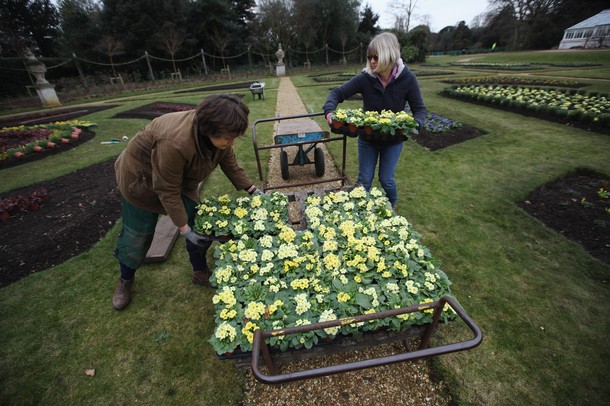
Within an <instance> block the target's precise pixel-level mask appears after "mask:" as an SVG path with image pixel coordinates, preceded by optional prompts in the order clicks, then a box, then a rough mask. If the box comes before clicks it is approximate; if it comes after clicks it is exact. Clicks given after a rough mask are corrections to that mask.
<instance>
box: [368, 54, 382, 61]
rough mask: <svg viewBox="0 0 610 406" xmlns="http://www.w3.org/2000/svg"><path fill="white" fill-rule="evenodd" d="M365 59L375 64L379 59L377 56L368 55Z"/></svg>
mask: <svg viewBox="0 0 610 406" xmlns="http://www.w3.org/2000/svg"><path fill="white" fill-rule="evenodd" d="M366 59H368V60H369V61H370V60H373V61H375V62H377V61H378V60H379V57H378V56H377V55H368V56H367V57H366Z"/></svg>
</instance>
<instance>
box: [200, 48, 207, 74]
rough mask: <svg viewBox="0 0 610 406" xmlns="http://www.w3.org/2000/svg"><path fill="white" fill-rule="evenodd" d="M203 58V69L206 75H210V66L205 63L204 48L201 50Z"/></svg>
mask: <svg viewBox="0 0 610 406" xmlns="http://www.w3.org/2000/svg"><path fill="white" fill-rule="evenodd" d="M201 60H202V61H203V71H204V72H205V77H206V78H207V77H208V66H207V65H206V64H205V54H204V53H203V49H202V50H201Z"/></svg>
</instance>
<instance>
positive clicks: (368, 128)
mask: <svg viewBox="0 0 610 406" xmlns="http://www.w3.org/2000/svg"><path fill="white" fill-rule="evenodd" d="M364 133H365V134H368V135H371V134H373V127H371V126H370V125H367V126H365V127H364Z"/></svg>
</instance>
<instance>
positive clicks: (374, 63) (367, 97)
mask: <svg viewBox="0 0 610 406" xmlns="http://www.w3.org/2000/svg"><path fill="white" fill-rule="evenodd" d="M356 93H360V94H362V101H363V104H362V107H363V109H364V111H379V112H381V111H382V110H391V111H393V112H395V113H398V112H400V111H403V110H407V104H408V105H409V107H410V108H411V113H412V114H413V117H414V118H415V121H417V123H418V129H419V128H422V127H423V124H424V120H425V118H426V113H427V111H426V106H425V104H424V101H423V99H422V95H421V91H420V89H419V84H418V83H417V79H416V78H415V75H414V74H413V73H412V72H411V71H410V70H409V68H408V67H407V65H406V64H405V63H404V62H403V60H402V59H401V58H400V44H399V43H398V39H397V38H396V36H395V35H394V34H392V33H389V32H384V33H381V34H379V35H377V36H375V37H374V38H373V40H372V41H371V43H370V44H369V46H368V49H367V63H366V68H365V69H363V70H362V72H361V73H360V74H358V75H356V76H354V77H353V78H352V79H350V80H349V81H347V82H346V83H344V84H343V85H341V86H339V87H337V88H335V89H333V90H332V91H331V92H330V94H329V95H328V97H327V99H326V103H325V104H324V107H323V108H322V109H323V111H324V113H325V116H326V119H327V120H328V121H329V124H330V122H331V121H330V114H331V113H332V112H333V111H334V110H335V109H336V108H337V105H338V104H339V103H341V102H343V101H344V100H345V99H347V98H348V97H350V96H353V95H355V94H356ZM402 142H403V140H402V138H400V137H395V138H390V139H380V138H379V137H378V136H375V135H367V134H364V133H361V134H360V135H359V136H358V183H359V184H361V185H362V186H364V187H365V189H366V190H370V188H371V185H372V183H373V178H374V177H375V168H376V166H377V161H379V183H380V184H381V186H382V187H383V189H384V190H385V192H386V196H387V197H388V200H389V201H390V203H391V204H392V207H395V206H396V202H397V200H398V191H397V189H396V182H395V181H394V173H395V172H396V165H397V164H398V159H399V158H400V154H401V152H402Z"/></svg>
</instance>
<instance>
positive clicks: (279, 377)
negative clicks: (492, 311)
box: [252, 296, 483, 384]
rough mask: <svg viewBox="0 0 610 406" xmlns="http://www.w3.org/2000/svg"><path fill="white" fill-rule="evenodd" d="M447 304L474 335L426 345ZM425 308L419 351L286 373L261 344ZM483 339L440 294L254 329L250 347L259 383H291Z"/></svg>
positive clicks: (426, 354)
mask: <svg viewBox="0 0 610 406" xmlns="http://www.w3.org/2000/svg"><path fill="white" fill-rule="evenodd" d="M446 303H448V304H449V305H450V306H451V307H452V308H453V310H455V312H456V313H457V314H458V316H459V317H460V318H461V319H462V320H463V321H464V323H465V324H466V325H467V326H468V327H469V328H470V330H471V331H472V332H473V334H474V337H473V338H472V339H470V340H467V341H463V342H458V343H453V344H446V345H442V346H439V347H434V348H427V346H428V342H429V341H430V338H431V337H432V333H433V332H434V330H435V329H436V327H437V326H438V323H439V319H440V315H441V313H442V311H443V308H444V307H445V304H446ZM427 309H434V315H433V318H432V323H431V324H430V325H429V326H428V328H427V330H426V333H425V335H424V337H423V339H422V342H421V344H420V348H419V350H416V351H413V352H407V353H402V354H395V355H389V356H385V357H381V358H374V359H369V360H362V361H355V362H351V363H346V364H339V365H332V366H328V367H321V368H315V369H310V370H306V371H297V372H292V373H287V374H280V373H279V370H278V369H277V368H276V366H275V365H274V364H273V360H272V358H271V354H270V352H269V347H268V346H267V344H266V343H265V339H266V338H269V337H277V336H283V335H287V334H295V333H303V332H308V331H312V330H320V329H324V328H329V327H339V326H343V325H346V324H353V323H359V322H363V321H369V320H376V319H381V318H385V317H394V316H397V315H400V314H406V313H413V312H417V311H423V310H427ZM482 340H483V334H482V332H481V329H480V328H479V326H477V324H476V323H475V322H474V321H473V320H472V319H471V318H470V317H469V316H468V315H467V314H466V311H465V310H464V309H463V308H462V307H461V306H460V305H459V304H458V303H457V302H456V301H455V300H454V299H453V298H451V297H448V296H443V297H442V298H440V299H439V300H438V301H436V302H430V303H426V304H420V305H414V306H409V307H403V308H400V309H394V310H386V311H383V312H379V313H374V314H364V315H360V316H355V317H351V318H347V319H340V320H332V321H325V322H322V323H314V324H308V325H305V326H298V327H292V328H287V329H280V330H272V331H261V330H256V331H254V342H253V348H252V372H253V374H254V376H255V377H256V379H258V380H259V381H261V382H263V383H268V384H278V383H285V382H292V381H296V380H301V379H309V378H316V377H320V376H327V375H332V374H338V373H343V372H349V371H356V370H360V369H365V368H371V367H376V366H381V365H388V364H394V363H398V362H403V361H409V360H415V359H420V358H426V357H432V356H436V355H441V354H448V353H452V352H458V351H464V350H468V349H471V348H474V347H476V346H478V345H479V344H481V341H482ZM261 352H262V354H263V358H264V360H265V365H266V367H267V369H268V370H269V371H270V372H271V375H266V374H264V373H262V372H261V371H260V369H259V356H260V353H261Z"/></svg>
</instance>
